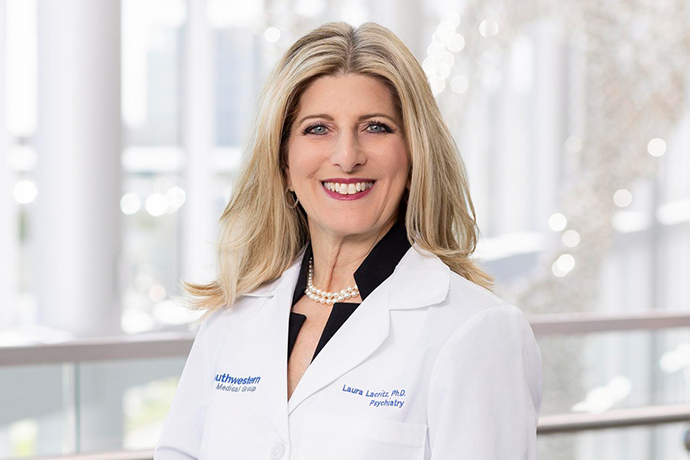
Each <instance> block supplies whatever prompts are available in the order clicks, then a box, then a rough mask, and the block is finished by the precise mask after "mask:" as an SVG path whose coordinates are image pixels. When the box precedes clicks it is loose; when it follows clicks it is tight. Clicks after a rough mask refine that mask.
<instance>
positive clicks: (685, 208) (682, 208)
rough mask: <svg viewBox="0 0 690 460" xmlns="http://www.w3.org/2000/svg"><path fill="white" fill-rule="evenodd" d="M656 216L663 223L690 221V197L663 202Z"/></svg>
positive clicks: (671, 223)
mask: <svg viewBox="0 0 690 460" xmlns="http://www.w3.org/2000/svg"><path fill="white" fill-rule="evenodd" d="M656 218H657V220H658V221H659V222H660V223H661V224H663V225H673V224H679V223H681V222H688V221H690V199H688V200H678V201H671V202H668V203H664V204H662V205H661V206H659V208H658V209H657V211H656Z"/></svg>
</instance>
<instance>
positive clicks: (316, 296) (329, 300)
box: [304, 257, 359, 305]
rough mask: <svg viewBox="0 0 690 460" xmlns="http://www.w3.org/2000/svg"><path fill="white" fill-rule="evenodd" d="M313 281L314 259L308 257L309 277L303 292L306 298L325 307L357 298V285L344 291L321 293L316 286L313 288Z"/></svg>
mask: <svg viewBox="0 0 690 460" xmlns="http://www.w3.org/2000/svg"><path fill="white" fill-rule="evenodd" d="M313 280H314V258H313V257H310V258H309V275H308V278H307V288H306V289H305V290H304V293H305V294H307V297H309V298H310V299H311V300H313V301H315V302H319V303H324V304H326V305H333V304H334V303H336V302H342V301H343V300H347V299H349V298H351V297H357V296H358V295H359V289H357V285H356V284H355V285H354V286H350V287H348V288H345V289H341V290H340V291H338V292H327V291H322V290H321V289H318V288H317V287H316V286H314V283H313Z"/></svg>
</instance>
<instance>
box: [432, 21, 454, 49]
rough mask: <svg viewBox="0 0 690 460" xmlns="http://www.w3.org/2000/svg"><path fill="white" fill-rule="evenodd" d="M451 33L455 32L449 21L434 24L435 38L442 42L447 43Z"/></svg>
mask: <svg viewBox="0 0 690 460" xmlns="http://www.w3.org/2000/svg"><path fill="white" fill-rule="evenodd" d="M453 34H455V27H454V26H453V24H452V23H450V22H445V21H444V22H441V23H440V24H439V25H438V26H436V39H437V40H438V41H440V42H441V43H443V44H446V43H448V41H449V40H450V39H451V37H452V36H453Z"/></svg>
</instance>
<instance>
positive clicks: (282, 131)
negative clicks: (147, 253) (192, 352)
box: [182, 22, 493, 320]
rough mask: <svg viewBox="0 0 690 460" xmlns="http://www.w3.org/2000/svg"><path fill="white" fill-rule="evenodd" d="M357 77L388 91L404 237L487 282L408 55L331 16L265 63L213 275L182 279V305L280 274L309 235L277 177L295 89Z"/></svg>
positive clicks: (422, 78) (466, 203)
mask: <svg viewBox="0 0 690 460" xmlns="http://www.w3.org/2000/svg"><path fill="white" fill-rule="evenodd" d="M345 74H360V75H366V76H370V77H373V78H377V79H379V80H380V81H382V82H383V83H384V84H385V85H386V86H387V87H388V88H389V90H390V91H391V95H392V96H393V99H394V103H395V106H396V110H397V111H398V115H399V116H400V117H401V119H402V120H403V132H404V135H405V139H406V142H407V148H408V152H409V154H410V163H411V185H410V190H409V192H405V195H404V196H403V199H402V201H401V215H404V221H405V226H406V228H407V235H408V240H409V241H410V243H417V244H418V245H419V246H420V247H421V248H423V249H426V250H427V251H430V252H432V253H434V254H435V255H437V256H438V257H439V258H440V259H441V260H442V261H443V262H444V263H445V264H446V265H448V267H449V268H450V269H451V270H452V271H454V272H456V273H457V274H459V275H461V276H463V277H464V278H466V279H468V280H470V281H472V282H474V283H476V284H478V285H480V286H483V287H485V288H487V289H489V290H491V289H492V284H493V278H492V277H490V276H489V275H487V274H486V273H485V272H484V271H482V270H481V269H480V268H479V267H477V265H476V264H475V263H474V262H473V261H472V260H471V258H470V256H471V254H472V253H473V252H474V250H475V248H476V243H477V234H478V232H479V229H478V227H477V224H476V216H475V211H474V206H473V204H472V200H471V199H470V195H469V183H468V181H467V177H466V173H465V167H464V164H463V161H462V159H461V157H460V153H459V151H458V148H457V145H456V144H455V141H454V139H453V136H452V135H451V133H450V131H449V129H448V127H447V126H446V124H445V122H444V121H443V119H442V117H441V113H440V111H439V108H438V105H437V104H436V100H435V99H434V96H433V93H432V92H431V88H430V86H429V83H428V81H427V78H426V75H425V73H424V71H423V70H422V68H421V66H420V65H419V62H418V61H417V60H416V59H415V57H414V55H413V54H412V53H411V52H410V51H409V49H408V48H407V47H406V46H405V45H404V44H403V42H402V41H401V40H400V39H399V38H398V37H397V36H396V35H395V34H394V33H393V32H391V31H390V30H388V29H387V28H385V27H383V26H381V25H379V24H376V23H373V22H366V23H363V24H361V25H360V26H359V27H357V28H354V27H353V26H352V25H350V24H348V23H346V22H330V23H326V24H324V25H322V26H321V27H318V28H317V29H314V30H312V31H311V32H309V33H308V34H306V35H305V36H303V37H302V38H300V39H298V40H297V41H296V42H295V43H294V44H293V45H292V46H291V47H290V49H288V50H287V52H286V53H285V54H284V55H283V57H282V58H281V60H280V62H279V63H278V64H277V65H276V67H275V68H274V69H273V70H272V72H271V73H270V75H269V76H268V79H267V81H266V83H265V86H264V88H263V90H262V92H261V95H260V98H259V104H258V106H257V111H256V113H255V115H254V120H253V123H252V124H251V126H252V127H254V128H255V131H254V132H253V134H252V136H251V138H250V139H249V146H248V149H247V150H248V157H247V158H246V159H245V162H244V163H243V165H242V169H241V172H240V175H239V178H238V180H237V183H236V184H235V186H234V190H233V194H232V198H231V200H230V202H229V203H228V205H227V206H226V207H225V210H224V211H223V214H222V216H221V217H220V229H219V234H218V243H217V261H218V266H217V271H218V276H217V279H216V280H215V281H212V282H211V283H208V284H193V283H188V282H186V281H183V282H182V283H183V288H184V290H185V291H186V294H187V299H186V300H187V302H186V303H187V304H188V306H189V307H190V308H191V309H194V310H204V311H205V314H204V315H203V316H202V318H201V320H203V319H204V318H205V317H206V316H208V315H209V314H210V313H212V312H213V311H216V310H218V309H221V308H224V307H230V306H231V305H232V304H233V303H234V302H235V300H236V299H238V298H239V297H241V296H242V295H244V294H247V293H249V292H251V291H252V290H254V289H256V288H257V287H259V286H260V285H261V284H263V283H265V282H268V281H272V280H274V279H276V278H278V277H279V276H280V275H281V274H282V273H283V272H284V271H285V269H286V268H287V267H289V266H290V265H291V264H292V263H293V262H294V261H295V258H296V257H297V256H298V254H299V253H300V251H301V250H302V249H303V248H304V246H305V245H306V244H307V242H308V240H309V232H308V227H307V220H306V215H305V213H304V210H303V209H302V208H301V206H298V207H297V208H296V209H293V208H292V207H291V204H292V198H291V197H288V195H287V194H286V180H285V175H284V168H285V164H286V163H285V161H286V154H287V152H286V147H287V142H288V138H289V133H290V131H291V128H292V125H293V123H294V119H295V116H296V111H297V107H298V102H299V98H300V96H301V94H302V93H303V92H304V91H305V90H306V89H307V87H308V86H309V85H310V84H311V83H312V82H313V81H314V80H315V79H316V78H319V77H322V76H338V75H345Z"/></svg>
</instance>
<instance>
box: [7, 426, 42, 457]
mask: <svg viewBox="0 0 690 460" xmlns="http://www.w3.org/2000/svg"><path fill="white" fill-rule="evenodd" d="M9 422H10V423H9V427H7V428H9V429H7V428H5V429H6V430H7V431H5V433H6V434H5V435H4V436H3V437H4V438H5V439H4V442H8V444H9V445H8V444H5V446H7V447H10V449H12V447H14V449H17V447H19V446H21V447H20V448H19V449H17V450H15V453H20V452H21V453H22V454H20V457H24V455H23V454H25V453H26V452H27V450H28V451H29V452H31V451H32V450H33V449H31V448H30V447H29V448H28V449H27V446H37V445H38V440H39V439H38V434H39V429H40V425H39V424H38V420H36V419H35V418H25V419H21V420H17V421H13V420H12V419H10V421H9ZM6 423H7V422H6ZM5 436H6V437H5ZM8 438H9V439H8ZM29 449H30V450H29ZM34 449H35V447H34ZM3 450H4V449H3ZM11 451H12V450H10V452H11ZM31 454H32V455H33V454H34V452H31ZM3 457H4V455H3Z"/></svg>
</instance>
